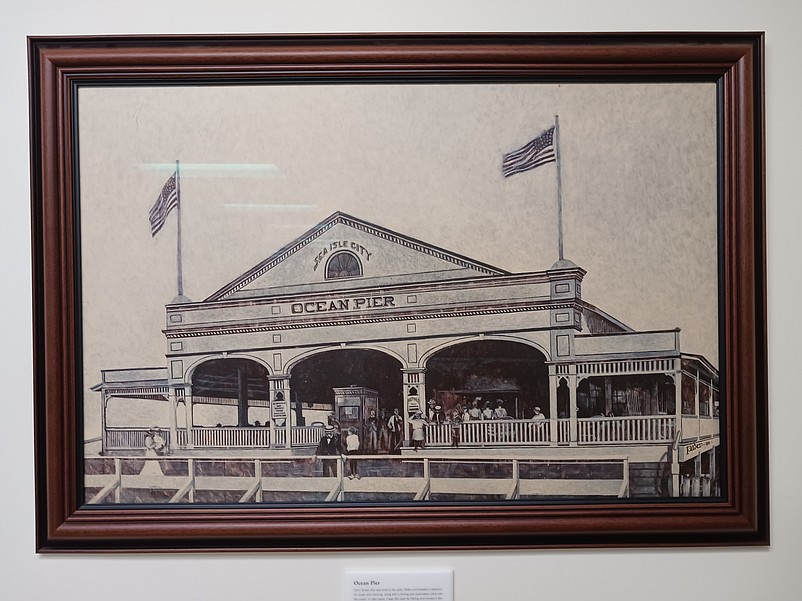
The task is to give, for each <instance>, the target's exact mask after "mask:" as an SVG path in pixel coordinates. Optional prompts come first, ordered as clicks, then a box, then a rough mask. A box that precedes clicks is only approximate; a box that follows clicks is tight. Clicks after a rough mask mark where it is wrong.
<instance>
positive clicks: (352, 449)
mask: <svg viewBox="0 0 802 601" xmlns="http://www.w3.org/2000/svg"><path fill="white" fill-rule="evenodd" d="M345 454H346V455H348V456H349V458H348V461H347V464H348V478H349V479H350V480H353V479H354V478H356V479H357V480H359V470H358V469H357V467H358V466H357V460H356V459H352V458H351V456H352V455H359V435H357V433H356V428H350V429H349V430H348V436H346V437H345Z"/></svg>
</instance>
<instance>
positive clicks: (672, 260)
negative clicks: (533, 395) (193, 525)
mask: <svg viewBox="0 0 802 601" xmlns="http://www.w3.org/2000/svg"><path fill="white" fill-rule="evenodd" d="M555 114H559V115H560V153H561V170H562V184H563V185H562V191H563V205H564V232H565V236H564V244H565V256H566V258H568V259H571V260H573V261H574V262H575V263H576V264H578V265H579V266H581V267H583V268H585V269H586V270H587V271H588V275H587V276H586V278H585V281H584V284H583V296H584V298H585V299H586V300H588V301H589V302H591V303H593V304H596V305H597V306H599V307H601V308H602V309H604V310H606V311H608V312H610V313H611V314H612V315H614V316H615V317H617V318H618V319H620V320H621V321H623V322H624V323H627V324H628V325H631V326H632V327H634V328H636V329H639V330H654V329H669V328H675V327H679V328H681V329H682V334H681V337H682V338H681V339H682V348H683V351H685V352H693V353H698V354H703V355H705V356H706V357H708V358H709V359H710V360H711V361H712V362H713V363H714V364H715V363H717V331H718V330H717V321H716V318H717V314H716V311H717V304H716V290H717V284H716V283H717V274H716V209H717V197H716V162H715V160H716V139H715V135H716V123H715V87H714V86H713V85H712V84H683V85H680V84H643V85H635V84H626V85H612V84H609V85H608V84H605V85H599V84H591V85H580V84H571V85H556V84H555V85H520V84H519V85H495V84H494V85H437V86H431V85H427V86H419V85H415V86H390V85H372V86H291V87H285V86H263V87H223V88H214V87H210V88H202V89H199V88H138V89H131V88H121V89H109V88H93V89H83V90H81V92H80V104H79V115H80V130H79V131H80V168H81V232H82V244H83V254H82V277H83V293H84V297H83V301H84V304H83V310H84V348H85V358H86V362H85V366H84V367H85V370H84V378H85V383H86V384H87V385H88V386H91V385H93V384H95V383H97V382H98V381H99V377H100V376H99V370H100V369H108V368H126V367H143V366H158V365H166V362H165V359H164V356H163V355H164V352H165V347H166V343H165V341H164V337H163V335H162V334H161V329H162V328H163V326H164V304H165V303H166V302H169V301H170V300H171V299H172V298H173V297H174V296H175V294H176V276H175V272H176V266H175V254H176V249H175V247H176V243H175V239H176V218H175V214H172V215H171V216H170V217H168V221H167V224H166V225H165V227H164V229H163V230H162V231H161V232H160V233H159V234H158V235H157V236H156V237H155V238H154V239H152V238H151V236H150V226H149V223H148V220H147V213H148V210H149V208H150V207H151V205H152V204H153V202H154V200H155V198H156V196H158V194H159V192H160V190H161V186H162V185H163V183H164V181H165V180H166V179H167V178H168V177H169V175H170V174H171V173H172V171H173V169H174V163H173V162H174V160H175V159H180V160H181V162H182V164H184V165H185V166H184V168H183V169H182V171H181V195H182V223H183V227H182V232H183V256H184V293H185V295H187V296H188V297H190V298H191V299H192V300H202V299H203V298H205V297H206V296H208V295H209V294H211V293H212V292H214V291H215V290H217V289H218V288H220V287H221V286H222V285H224V284H225V283H227V282H229V281H231V280H232V279H234V278H235V277H236V276H238V275H240V274H241V273H242V272H244V271H246V270H247V269H248V268H250V267H251V266H253V265H254V264H256V263H258V262H259V261H261V260H262V259H264V258H265V257H267V256H269V255H270V254H272V253H273V252H274V251H276V250H278V249H279V248H281V247H282V246H284V245H285V244H286V243H288V242H290V241H291V240H293V239H294V238H296V237H297V236H299V235H301V234H302V233H304V232H305V231H306V230H308V229H309V228H311V227H312V226H314V225H315V224H316V223H318V222H319V221H321V220H323V219H324V218H326V217H327V216H328V215H330V214H331V213H333V212H335V211H338V210H340V211H344V212H346V213H349V214H351V215H354V216H356V217H359V218H362V219H365V220H367V221H370V222H373V223H376V224H379V225H382V226H385V227H388V228H390V229H393V230H395V231H398V232H401V233H403V234H407V235H410V236H413V237H415V238H418V239H420V240H423V241H426V242H429V243H433V244H436V245H438V246H441V247H444V248H446V249H449V250H453V251H455V252H458V253H460V254H463V255H466V256H469V257H471V258H474V259H477V260H480V261H483V262H486V263H489V264H491V265H494V266H496V267H499V268H501V269H505V270H508V271H511V272H526V271H538V270H543V269H547V268H549V267H550V266H551V265H552V264H553V263H554V262H555V261H556V260H557V256H558V255H557V210H556V181H557V178H556V166H555V165H546V166H543V167H540V168H538V169H536V170H533V171H529V172H526V173H522V174H518V175H515V176H512V177H510V178H506V179H505V178H504V177H503V176H502V175H501V172H500V164H501V156H502V154H503V153H504V152H508V151H510V150H513V149H515V148H518V147H519V146H521V145H523V144H524V143H526V142H527V141H529V140H530V139H532V138H533V137H535V136H536V135H537V134H539V133H540V131H542V130H543V129H545V128H547V127H549V126H550V125H551V124H552V123H553V120H554V115H555ZM311 276H312V274H311V272H310V277H311ZM98 397H99V395H97V394H96V393H89V395H88V398H87V434H88V435H89V434H92V433H93V432H94V431H95V430H96V428H97V425H98V419H97V413H96V411H94V409H95V407H96V406H97V405H98V403H99V399H98ZM120 409H121V408H120V405H119V404H118V408H117V412H119V410H120Z"/></svg>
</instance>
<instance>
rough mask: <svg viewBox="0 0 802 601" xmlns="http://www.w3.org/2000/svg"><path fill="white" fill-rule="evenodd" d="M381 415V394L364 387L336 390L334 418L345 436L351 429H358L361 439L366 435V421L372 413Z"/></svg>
mask: <svg viewBox="0 0 802 601" xmlns="http://www.w3.org/2000/svg"><path fill="white" fill-rule="evenodd" d="M371 411H375V412H376V415H379V393H378V392H376V391H375V390H371V389H370V388H364V387H362V386H349V387H348V388H335V389H334V417H335V419H336V420H337V421H338V422H340V429H341V431H342V432H343V434H344V433H345V432H346V431H347V430H348V429H349V428H356V430H357V432H358V433H359V439H360V440H363V439H364V435H365V431H364V430H365V420H366V419H367V418H368V417H369V416H370V412H371Z"/></svg>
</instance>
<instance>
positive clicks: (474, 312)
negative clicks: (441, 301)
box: [164, 301, 576, 338]
mask: <svg viewBox="0 0 802 601" xmlns="http://www.w3.org/2000/svg"><path fill="white" fill-rule="evenodd" d="M575 307H576V304H575V303H574V302H573V301H565V302H558V303H555V302H543V303H532V302H523V303H510V304H507V305H503V306H498V305H495V306H486V307H466V308H458V307H453V308H449V309H442V308H440V309H431V310H428V311H426V310H416V311H404V312H395V313H388V314H385V315H369V316H343V317H342V318H341V319H305V320H299V321H292V322H290V321H287V322H283V323H282V322H278V321H277V322H274V323H270V324H266V323H258V324H257V323H253V324H239V325H237V324H220V325H217V326H207V327H203V328H195V329H190V328H187V329H173V330H164V334H165V335H166V336H167V338H197V337H200V336H223V335H227V334H251V333H256V332H272V331H286V330H300V329H306V328H325V327H336V326H350V325H362V324H370V323H388V322H393V321H413V320H424V319H441V318H452V317H474V316H479V315H502V314H507V313H523V312H528V311H547V310H550V309H570V308H575Z"/></svg>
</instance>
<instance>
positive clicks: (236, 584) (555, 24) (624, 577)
mask: <svg viewBox="0 0 802 601" xmlns="http://www.w3.org/2000/svg"><path fill="white" fill-rule="evenodd" d="M800 22H802V5H800V3H799V2H797V1H796V0H764V1H763V2H747V1H733V0H710V1H709V2H705V3H700V2H698V1H690V0H676V1H674V2H661V3H652V2H634V1H632V0H607V1H606V2H599V1H598V0H574V1H573V2H564V3H554V2H545V1H544V0H531V1H530V2H519V1H517V0H494V1H493V2H489V1H485V0H442V1H441V2H436V3H435V2H430V1H426V2H423V1H419V0H408V1H407V2H401V3H399V2H382V1H377V0H370V1H368V0H343V1H342V2H331V3H325V2H319V1H316V0H314V1H312V0H296V1H294V2H292V3H290V2H286V1H281V2H279V1H276V0H259V1H256V0H229V1H228V2H226V3H225V4H221V3H220V2H219V1H217V0H214V1H213V0H194V1H193V2H191V3H167V2H164V1H163V0H141V1H140V2H137V3H136V4H117V5H115V6H114V7H113V8H110V4H109V3H108V2H105V1H103V2H102V1H100V0H72V1H71V2H60V1H55V0H36V1H34V0H7V1H6V2H4V3H2V4H0V50H2V52H0V73H2V81H3V85H2V86H0V106H2V108H3V110H2V112H0V123H2V127H0V131H2V132H3V135H2V137H0V173H2V178H3V200H2V211H3V215H2V219H0V249H2V252H1V253H0V263H1V264H2V268H0V273H2V274H3V282H4V289H3V294H2V295H0V310H2V314H3V315H4V317H5V320H4V322H3V329H2V333H3V343H4V346H3V357H2V361H0V369H2V376H3V384H4V393H3V418H4V421H3V425H4V427H3V431H2V436H0V453H1V454H2V457H3V458H4V459H3V460H4V463H3V484H4V487H3V503H2V507H3V518H4V519H3V534H2V542H0V559H1V560H2V561H0V578H1V579H2V580H1V582H2V595H3V597H4V598H8V599H14V600H16V599H37V600H38V599H60V600H61V601H78V600H85V599H93V598H110V599H114V600H115V601H142V599H147V598H154V599H160V600H161V599H167V600H179V599H180V600H183V599H193V600H210V601H211V600H214V601H218V600H220V599H231V600H233V599H281V600H282V601H321V600H324V599H325V600H326V601H336V600H338V599H340V598H341V596H340V583H341V580H342V577H343V574H344V573H345V571H346V570H354V569H357V570H359V569H374V570H390V569H416V568H432V567H435V568H439V567H445V568H453V569H454V584H455V586H454V590H455V599H456V600H457V601H486V600H488V599H500V600H504V601H507V600H510V601H512V600H518V599H522V600H539V599H560V600H563V599H564V600H573V599H594V600H599V601H640V600H643V599H649V600H651V601H669V600H671V601H675V600H677V599H682V600H683V601H685V600H687V601H705V600H719V599H726V600H728V601H754V600H755V599H766V600H767V601H768V600H771V601H797V600H798V599H799V596H800V593H799V591H800V590H802V570H800V569H799V557H800V554H802V518H800V511H799V507H800V505H802V483H801V482H800V479H799V478H798V477H797V473H798V472H799V459H798V458H799V429H800V428H799V424H800V423H802V404H800V403H799V393H798V390H799V382H798V373H799V367H798V365H797V363H798V356H799V350H798V343H797V341H798V340H799V337H800V336H802V328H801V327H800V323H799V320H798V319H795V315H796V314H797V307H796V305H797V302H798V301H797V299H798V298H799V295H800V294H802V271H800V269H799V256H800V252H802V248H801V247H800V239H799V224H800V222H802V202H800V200H799V185H798V179H799V178H798V173H799V148H798V140H799V139H800V137H801V136H802V113H801V112H800V111H799V99H800V98H801V97H802V80H800V78H799V76H798V72H799V61H800V58H801V57H802V36H800V35H799V23H800ZM689 29H691V30H699V31H713V30H766V56H767V63H766V68H767V69H766V71H767V93H766V102H767V108H768V116H767V157H768V170H767V183H768V213H767V227H768V236H767V249H768V255H769V265H768V303H769V332H768V336H769V355H770V365H769V382H770V393H771V399H770V415H771V424H770V427H771V432H770V449H769V454H770V458H771V474H772V481H771V489H772V490H771V519H772V545H771V547H770V548H768V549H762V548H761V549H754V548H729V547H728V548H705V549H702V548H696V549H687V548H686V549H650V550H646V549H628V550H614V551H609V550H602V549H589V550H579V551H544V550H532V551H522V550H517V551H507V552H439V553H432V552H406V553H381V554H379V553H356V552H344V551H332V552H328V553H319V554H315V553H301V554H298V553H296V554H235V555H226V556H222V555H220V554H193V555H170V554H163V555H159V556H134V555H130V554H115V555H106V556H99V555H97V554H83V555H80V556H70V557H65V556H44V557H43V556H36V555H35V554H34V516H35V500H34V472H33V427H32V423H33V401H32V393H31V390H32V370H31V357H32V348H31V306H32V305H31V292H30V283H29V282H30V276H31V272H30V267H31V265H30V258H29V257H30V234H29V232H30V210H29V206H30V204H29V181H30V180H29V170H28V166H29V155H28V125H27V118H28V85H27V78H26V77H27V76H26V51H25V36H26V35H32V34H110V33H160V32H161V33H182V32H194V33H208V32H248V31H295V32H304V31H317V32H325V31H477V30H486V31H521V30H531V31H600V30H601V31H627V30H632V31H636V30H689ZM165 108H167V107H165ZM561 110H562V109H561ZM545 112H546V118H549V117H550V115H551V113H552V112H553V109H552V108H551V107H546V111H545ZM535 117H537V118H538V119H539V118H540V115H533V117H532V127H535V128H536V127H538V126H539V123H535V122H534V121H535ZM604 118H605V117H604V116H603V114H602V113H599V120H600V121H601V120H603V119H604ZM573 123H575V120H572V119H569V118H568V117H567V115H565V113H563V126H564V133H565V136H564V137H565V138H571V137H573V136H574V135H575V133H571V135H570V136H569V131H570V128H572V127H575V125H572V124H573ZM527 125H528V124H527ZM513 133H514V134H515V136H514V137H513V138H512V139H506V137H505V139H504V140H500V141H499V148H498V149H494V152H493V154H496V153H497V152H498V150H500V149H501V147H502V146H503V148H504V149H507V148H512V147H514V146H515V143H517V142H518V141H520V142H523V141H525V140H519V139H518V136H519V135H520V136H525V128H521V129H519V128H518V127H516V128H515V129H514V131H513ZM566 143H567V142H566ZM167 150H168V151H169V152H165V154H166V155H167V156H165V157H163V158H162V157H159V159H158V160H164V161H171V160H173V159H174V158H175V157H174V156H173V153H174V152H176V151H177V150H182V149H172V148H168V149H167ZM147 159H148V160H154V159H153V158H151V157H147ZM185 160H188V159H185ZM241 160H245V159H241ZM566 160H567V158H566ZM545 169H548V168H545ZM566 169H567V167H566ZM166 175H167V174H160V175H159V178H156V177H153V181H150V182H149V183H148V186H147V189H148V192H147V193H146V194H145V195H144V197H142V196H140V195H139V193H137V194H136V197H137V199H138V201H139V202H141V203H142V204H141V205H140V208H139V209H137V211H136V216H135V218H134V221H132V222H131V225H130V227H131V228H134V227H137V228H142V230H141V231H140V233H138V234H137V236H144V237H145V238H147V236H149V232H148V231H147V229H146V228H147V225H146V223H145V222H143V219H144V217H143V215H144V214H143V212H142V211H143V210H144V211H146V210H147V208H148V203H150V202H152V198H153V197H154V196H155V194H158V188H159V186H161V184H162V181H163V180H162V176H164V177H166ZM541 176H543V181H544V182H545V181H546V179H547V174H546V173H545V172H543V173H538V174H537V176H536V178H537V177H541ZM518 177H522V178H526V177H527V175H522V176H518ZM568 180H569V174H568V173H567V172H566V187H567V186H568V185H569V184H568ZM572 181H574V182H575V181H576V179H575V178H573V177H572ZM509 183H510V185H516V186H517V185H519V184H520V185H521V186H524V183H523V182H515V183H514V184H513V183H512V182H509ZM545 196H546V195H545V194H544V197H545ZM226 197H227V198H228V195H227V194H226ZM109 198H111V196H110V197H109ZM260 200H261V199H260ZM569 201H571V197H570V196H569V192H568V189H567V188H566V211H567V214H566V235H567V245H566V250H567V252H568V255H569V256H572V257H573V258H574V260H575V261H577V262H583V261H585V259H584V258H577V256H576V254H575V253H576V248H575V245H576V241H575V240H573V241H572V234H571V232H572V231H573V230H572V227H573V226H572V224H573V223H574V220H575V217H573V216H572V215H571V213H570V212H569V211H573V210H575V209H572V208H569V207H568V204H569ZM573 204H574V205H575V204H576V203H573ZM255 214H257V213H250V214H249V216H250V218H253V217H254V215H255ZM364 217H366V218H367V215H365V216H364ZM140 224H141V225H140ZM386 225H388V227H389V226H391V224H386ZM168 227H169V226H168ZM443 229H446V228H445V227H444V228H443ZM408 233H410V234H413V235H414V234H416V232H408ZM163 234H164V240H161V239H157V240H156V241H155V242H156V244H157V245H158V244H163V245H164V248H163V249H160V252H159V253H157V254H156V255H153V256H158V257H161V256H165V257H166V256H167V255H168V254H169V250H168V247H170V243H169V242H168V241H167V239H168V234H169V230H167V229H166V230H165V231H164V232H163ZM187 236H188V237H189V233H187ZM439 237H440V234H439V233H438V234H437V238H439ZM290 238H291V234H290V232H287V234H286V239H290ZM424 239H426V238H424ZM431 241H432V242H436V239H433V240H431ZM187 243H188V244H189V238H188V240H187ZM529 243H531V237H528V238H527V239H526V241H525V244H529ZM196 247H197V246H196ZM273 248H275V246H274V244H272V242H271V241H265V246H264V248H258V249H255V250H258V251H259V252H254V255H255V256H257V257H259V256H262V254H263V253H264V252H270V250H271V249H273ZM220 252H222V250H221V251H220ZM553 253H554V250H553V247H552V246H551V245H547V247H546V255H545V256H542V257H541V256H540V255H533V257H534V260H533V263H534V264H535V267H536V268H540V267H541V266H542V262H544V261H545V262H547V263H548V262H549V261H552V259H553ZM474 254H478V253H474ZM477 258H481V257H477ZM243 262H244V261H243ZM498 262H499V263H501V265H500V266H502V267H508V268H513V266H512V265H510V264H508V263H507V262H506V260H505V261H498ZM584 266H585V267H586V268H588V270H589V272H590V273H589V274H588V279H587V282H586V289H585V295H586V297H587V298H588V299H590V300H591V301H593V302H598V303H599V304H600V305H605V302H607V301H605V302H602V299H601V298H600V296H599V295H598V294H597V292H596V290H595V286H596V278H597V276H596V275H595V271H593V270H591V268H592V267H593V265H590V264H587V263H586V264H585V265H584ZM234 267H237V269H235V271H236V272H237V273H239V271H240V270H239V266H234ZM244 267H248V265H247V264H246V265H245V266H244ZM149 268H150V267H149ZM187 272H188V273H187V278H188V292H189V294H190V295H192V296H197V297H199V296H202V295H203V294H204V293H206V292H207V291H206V290H204V289H202V287H198V286H197V285H196V283H194V282H193V283H191V282H192V279H197V278H198V277H199V276H200V273H199V271H198V269H197V268H194V269H191V268H190V266H189V265H187ZM223 275H225V277H226V278H227V277H228V275H227V274H223ZM598 277H600V276H598ZM166 279H168V280H170V281H169V282H166V283H164V284H163V286H164V292H163V293H161V296H165V297H168V298H167V300H169V297H170V295H171V294H173V291H172V288H171V286H172V281H171V276H168V277H167V278H166ZM210 279H211V280H214V283H213V285H214V286H216V285H217V284H218V283H219V278H218V277H217V276H214V277H212V278H210ZM223 279H225V278H223ZM592 279H593V284H591V280H592ZM190 283H191V286H190ZM108 294H109V295H110V296H114V295H116V296H118V297H120V298H123V297H124V295H123V294H122V293H121V292H120V291H118V290H116V289H113V288H111V287H109V289H108ZM156 296H160V295H156V294H154V297H156ZM155 300H157V301H158V302H159V303H162V302H163V300H164V299H163V298H156V299H155ZM606 307H607V308H608V309H609V310H610V311H612V312H614V313H616V314H620V316H621V318H622V319H626V318H629V319H630V320H631V317H630V316H629V315H625V313H628V311H625V310H623V309H621V308H620V307H614V306H612V303H611V302H610V303H609V304H607V305H606ZM117 318H118V317H117V316H115V319H117ZM154 319H155V320H156V321H157V323H156V326H157V327H158V326H160V325H161V322H160V321H159V320H160V319H161V317H160V313H159V314H158V315H157V316H156V317H155V318H154ZM633 325H640V324H633ZM142 332H143V334H144V333H146V334H147V335H148V336H150V335H151V333H152V328H151V327H150V326H148V327H144V326H143V329H142ZM122 350H125V349H122ZM156 350H157V351H158V350H159V349H156ZM115 356H116V353H115ZM131 359H132V362H133V361H137V362H138V359H139V358H137V357H133V358H131ZM98 360H99V363H102V364H104V365H105V364H106V360H105V358H103V357H99V358H98Z"/></svg>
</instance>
